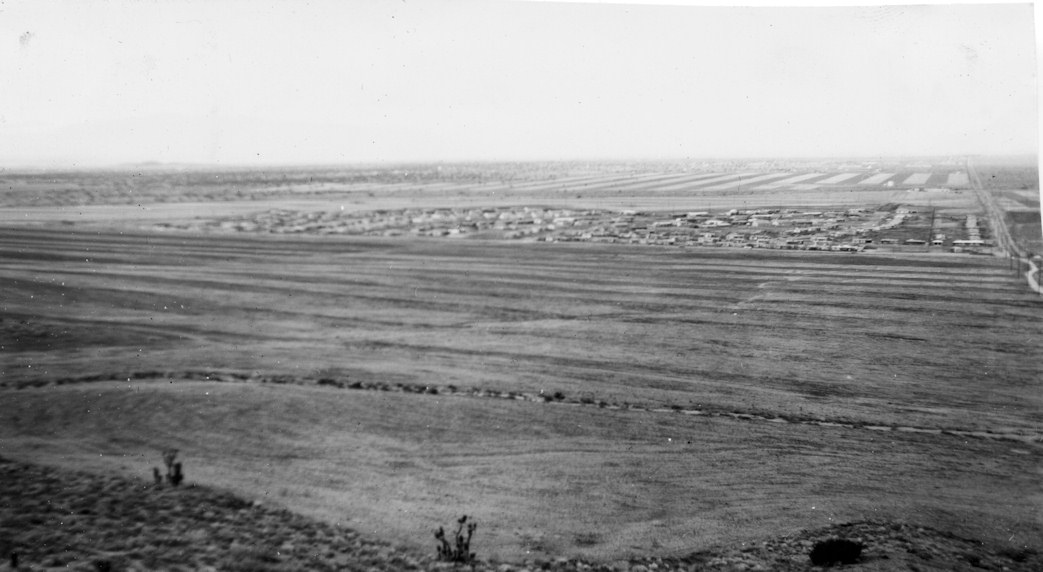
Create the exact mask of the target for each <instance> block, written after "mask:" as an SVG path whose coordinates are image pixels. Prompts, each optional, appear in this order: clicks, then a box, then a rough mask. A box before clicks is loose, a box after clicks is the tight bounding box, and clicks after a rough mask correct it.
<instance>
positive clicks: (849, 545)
mask: <svg viewBox="0 0 1043 572" xmlns="http://www.w3.org/2000/svg"><path fill="white" fill-rule="evenodd" d="M863 548H865V546H863V545H862V543H860V542H855V541H853V540H847V539H845V538H828V539H826V540H820V541H819V542H816V543H815V546H814V547H813V548H812V549H811V554H810V557H811V563H812V564H814V565H815V566H832V565H834V564H854V563H855V562H857V561H858V557H859V556H861V555H862V549H863Z"/></svg>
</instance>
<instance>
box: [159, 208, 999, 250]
mask: <svg viewBox="0 0 1043 572" xmlns="http://www.w3.org/2000/svg"><path fill="white" fill-rule="evenodd" d="M161 226H163V227H168V228H170V227H173V228H182V229H191V230H202V231H219V232H220V231H225V232H259V233H287V234H320V235H352V236H388V237H393V236H415V237H434V238H441V237H447V238H478V239H506V240H527V241H540V242H603V243H616V244H650V245H670V246H699V247H725V248H770V249H786V250H818V251H845V252H860V251H862V250H866V249H877V248H886V249H896V250H934V251H947V252H983V251H986V250H987V249H988V248H989V247H991V246H992V244H991V242H990V241H989V240H988V238H987V229H986V228H983V227H982V226H980V221H979V219H978V217H976V216H975V215H973V214H969V215H945V214H942V213H939V212H936V211H935V210H934V209H931V208H924V207H914V206H908V205H901V204H886V205H881V206H879V207H876V208H848V209H844V210H821V211H820V210H801V209H793V208H785V209H784V208H764V209H748V210H743V209H729V210H722V211H710V210H704V211H688V212H676V213H660V212H641V211H635V210H622V211H609V210H573V209H561V208H545V207H489V208H414V209H409V208H407V209H395V210H375V211H364V212H358V211H313V212H304V211H293V210H282V209H276V210H269V211H265V212H262V213H258V214H254V215H249V216H239V217H232V218H221V219H216V220H207V221H199V222H193V223H189V224H181V225H177V224H172V223H166V224H163V225H161Z"/></svg>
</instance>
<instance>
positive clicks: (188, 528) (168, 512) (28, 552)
mask: <svg viewBox="0 0 1043 572" xmlns="http://www.w3.org/2000/svg"><path fill="white" fill-rule="evenodd" d="M480 537H481V528H479V529H478V534H477V535H476V537H475V546H474V548H475V549H477V550H478V551H479V552H480V550H481V548H480V542H481V541H480ZM830 537H841V538H847V539H851V540H855V541H858V542H860V543H862V544H863V545H865V547H866V548H865V550H864V551H863V552H862V554H861V557H860V559H859V561H858V562H856V563H854V564H849V565H845V566H843V567H842V569H845V570H914V571H915V570H1025V571H1029V570H1043V556H1041V555H1040V554H1039V553H1038V552H1036V551H1033V550H1031V549H1025V548H1018V547H1016V546H1014V545H1012V546H1011V547H1006V548H1001V547H995V546H986V545H983V544H982V543H980V542H977V541H974V540H970V539H965V538H960V537H957V536H954V535H952V534H948V533H945V532H942V531H938V530H933V529H930V528H924V527H918V526H915V525H910V524H904V523H886V522H860V523H848V524H841V525H836V526H832V527H828V528H824V529H818V530H812V531H801V532H799V533H796V534H792V535H788V536H783V537H779V538H776V539H772V540H770V541H767V542H762V543H759V544H751V545H746V546H741V547H722V548H719V549H715V550H710V551H703V552H698V553H695V554H691V555H687V556H684V557H666V556H664V557H659V558H645V559H641V560H635V561H617V562H586V561H582V560H576V559H565V558H561V559H557V560H554V561H530V562H518V563H501V562H486V561H479V562H477V563H476V564H475V565H474V566H460V565H454V564H450V563H444V562H438V561H437V560H436V559H435V558H434V547H435V542H434V538H433V537H432V551H431V554H430V555H421V554H416V553H413V552H410V551H409V550H405V549H402V548H401V547H396V546H393V545H391V544H389V543H387V542H383V541H381V540H379V539H375V538H368V537H365V536H363V535H361V534H360V533H358V532H356V531H354V530H351V529H348V528H342V527H337V526H333V525H330V524H326V523H323V522H319V521H315V520H311V519H307V518H305V517H302V516H299V515H296V514H294V513H292V512H290V511H287V510H285V509H280V508H273V507H269V506H265V505H262V504H259V503H251V502H248V501H245V500H242V499H240V498H238V497H235V496H233V495H231V494H228V493H225V492H221V491H217V490H212V489H209V488H206V487H202V486H195V485H192V484H187V485H183V486H181V487H177V488H174V487H170V486H169V485H159V486H157V485H155V484H153V483H151V482H146V481H144V480H142V481H134V480H129V479H125V478H121V477H116V476H101V475H95V474H90V473H83V472H74V471H67V470H60V469H56V468H52V467H47V466H40V465H31V464H25V463H21V462H16V461H12V460H8V459H2V458H0V558H2V559H3V561H2V563H0V570H3V569H11V568H10V565H11V554H12V553H15V554H17V558H18V565H19V567H18V568H17V569H18V570H85V571H105V570H110V571H122V570H127V571H130V570H232V571H237V570H239V571H247V570H250V571H290V570H360V571H375V570H388V571H392V570H403V571H406V570H454V569H462V570H467V569H472V570H475V571H479V570H484V571H496V572H520V571H522V570H533V571H535V570H556V571H598V570H611V571H626V570H629V571H630V572H643V571H653V570H749V571H753V570H786V571H789V570H816V569H820V568H816V567H814V566H812V565H811V562H810V560H809V554H810V552H811V550H812V548H813V546H814V544H815V543H816V542H818V541H820V540H823V539H826V538H830ZM479 556H480V555H479Z"/></svg>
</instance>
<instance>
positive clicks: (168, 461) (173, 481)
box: [152, 449, 185, 487]
mask: <svg viewBox="0 0 1043 572" xmlns="http://www.w3.org/2000/svg"><path fill="white" fill-rule="evenodd" d="M177 453H178V450H177V449H166V450H164V451H163V464H164V465H166V466H167V475H166V479H167V483H169V484H170V485H172V486H175V487H176V486H178V485H180V484H181V481H183V480H185V475H184V473H182V472H181V463H179V462H177ZM152 477H153V478H154V479H155V480H156V484H157V485H158V484H159V483H160V479H159V469H157V468H153V469H152Z"/></svg>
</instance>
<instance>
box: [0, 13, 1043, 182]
mask: <svg viewBox="0 0 1043 572" xmlns="http://www.w3.org/2000/svg"><path fill="white" fill-rule="evenodd" d="M0 55H2V57H0V82H2V83H3V85H4V86H5V88H4V89H3V90H0V132H2V133H3V134H4V136H3V137H0V166H6V167H12V166H42V167H93V166H106V165H114V164H128V163H141V162H158V163H190V164H213V165H229V166H231V165H286V164H356V163H396V162H428V161H526V160H598V159H604V160H618V159H632V160H642V159H685V158H710V157H712V158H738V157H838V156H861V157H870V156H887V157H894V156H939V155H1035V154H1036V152H1037V141H1038V110H1037V87H1036V69H1037V67H1036V61H1035V38H1034V30H1033V6H1032V5H1031V4H1021V5H1001V4H994V5H928V6H922V5H921V6H881V7H870V8H818V7H802V8H760V7H753V8H720V7H718V8H713V7H704V6H652V5H633V4H590V3H583V4H568V3H548V2H472V1H464V2H424V3H412V2H395V3H385V2H353V3H350V4H339V3H332V2H313V3H309V4H306V5H303V4H296V3H291V2H285V3H283V2H270V1H269V2H262V3H246V2H230V1H222V2H215V3H198V2H165V3H147V4H146V3H130V2H111V3H102V2H81V3H73V2H42V3H36V2H34V3H30V2H7V3H5V4H3V5H2V6H0Z"/></svg>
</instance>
